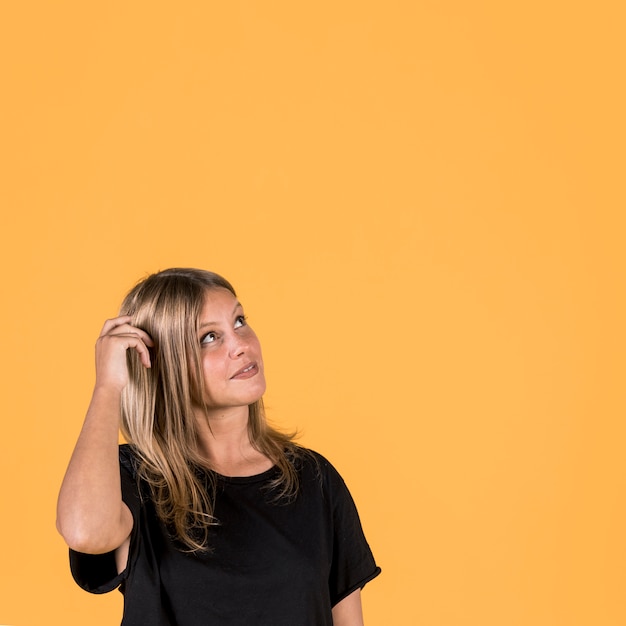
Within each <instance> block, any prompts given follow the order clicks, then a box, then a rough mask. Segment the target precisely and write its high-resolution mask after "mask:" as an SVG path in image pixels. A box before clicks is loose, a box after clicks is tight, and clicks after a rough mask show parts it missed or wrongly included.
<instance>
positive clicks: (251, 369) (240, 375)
mask: <svg viewBox="0 0 626 626" xmlns="http://www.w3.org/2000/svg"><path fill="white" fill-rule="evenodd" d="M258 372H259V368H258V366H257V364H256V363H248V365H246V366H245V367H242V368H241V369H240V370H239V371H238V372H235V373H234V374H233V375H232V376H231V377H230V379H231V380H233V379H236V380H242V379H244V378H252V377H253V376H256V375H257V373H258Z"/></svg>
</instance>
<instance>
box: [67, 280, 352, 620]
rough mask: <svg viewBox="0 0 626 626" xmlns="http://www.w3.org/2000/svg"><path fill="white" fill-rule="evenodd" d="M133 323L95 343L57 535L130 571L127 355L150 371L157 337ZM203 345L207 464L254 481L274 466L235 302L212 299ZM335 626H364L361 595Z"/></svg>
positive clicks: (218, 293)
mask: <svg viewBox="0 0 626 626" xmlns="http://www.w3.org/2000/svg"><path fill="white" fill-rule="evenodd" d="M130 322H131V318H130V316H121V317H117V318H114V319H111V320H107V321H106V322H105V324H104V326H103V328H102V332H101V333H100V336H99V338H98V341H97V342H96V384H95V387H94V391H93V395H92V399H91V403H90V405H89V408H88V410H87V415H86V417H85V421H84V423H83V427H82V430H81V433H80V435H79V437H78V441H77V443H76V447H75V448H74V452H73V454H72V457H71V459H70V462H69V465H68V469H67V472H66V474H65V478H64V480H63V483H62V486H61V491H60V493H59V499H58V505H57V528H58V530H59V532H60V533H61V535H62V536H63V538H64V539H65V541H66V543H67V544H68V546H69V547H70V548H72V549H73V550H76V551H78V552H84V553H87V554H103V553H105V552H110V551H113V550H114V551H115V554H116V562H117V565H118V571H120V572H121V571H122V570H123V569H124V568H125V567H126V562H127V559H128V548H129V545H130V534H131V531H132V528H133V518H132V515H131V513H130V510H129V509H128V507H127V506H126V504H124V502H123V501H122V494H121V485H120V474H119V458H118V433H119V424H120V408H119V407H120V399H121V394H122V390H123V389H124V387H125V386H126V385H127V384H128V370H127V365H126V351H127V350H134V351H135V352H137V354H138V355H139V357H140V359H141V363H142V364H143V365H144V367H150V366H151V363H150V354H149V351H148V348H149V347H152V346H153V342H152V339H151V338H150V336H149V335H148V334H147V333H145V332H144V331H142V330H141V329H139V328H136V327H134V326H132V325H131V324H130ZM199 326H200V331H199V336H198V341H199V342H200V345H201V358H202V369H203V373H204V383H205V388H206V389H207V392H206V397H205V398H204V400H205V403H206V406H207V408H208V410H207V412H206V413H205V412H204V410H200V408H199V407H198V409H197V411H196V419H197V420H198V426H199V442H198V445H199V447H200V450H201V451H202V453H203V455H204V456H205V457H206V459H207V464H208V465H209V466H210V467H211V468H212V469H214V470H215V471H217V472H219V473H220V474H223V475H226V476H253V475H255V474H259V473H261V472H263V471H265V470H267V469H269V468H270V467H271V466H272V462H271V461H270V460H269V459H268V458H267V457H265V456H264V455H263V454H261V453H260V452H258V451H257V450H255V449H254V448H253V447H252V445H251V443H250V440H249V438H248V433H247V420H248V405H249V404H251V403H252V402H255V401H256V400H258V399H259V398H260V397H261V396H262V395H263V392H264V391H265V376H264V370H263V358H262V354H261V346H260V343H259V340H258V338H257V336H256V335H255V333H254V331H253V330H252V328H250V326H248V324H247V323H246V321H245V317H244V316H243V309H242V307H241V305H240V304H239V303H238V302H237V300H236V298H235V296H233V295H232V294H231V293H230V292H229V291H227V290H225V289H213V290H210V291H208V292H207V296H206V299H205V303H204V307H203V309H202V313H201V315H200V319H199ZM332 614H333V623H334V625H335V626H363V615H362V609H361V596H360V591H359V590H357V591H355V592H354V593H352V594H351V595H349V596H348V597H347V598H345V599H344V600H342V601H341V602H340V603H339V604H337V605H336V606H335V607H333V609H332Z"/></svg>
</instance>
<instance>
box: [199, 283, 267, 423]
mask: <svg viewBox="0 0 626 626" xmlns="http://www.w3.org/2000/svg"><path fill="white" fill-rule="evenodd" d="M198 340H199V341H200V358H201V362H202V371H203V373H204V387H205V398H204V400H205V403H206V406H207V408H208V409H209V410H211V412H212V413H214V414H218V413H224V409H230V408H234V407H244V406H245V407H247V406H248V405H249V404H252V403H253V402H256V401H257V400H259V399H260V398H261V396H262V395H263V393H264V392H265V375H264V372H263V358H262V356H261V344H260V343H259V340H258V339H257V336H256V335H255V333H254V331H253V330H252V328H250V326H248V324H247V323H246V318H245V316H244V314H243V308H242V306H241V304H239V302H238V301H237V298H236V297H235V296H234V295H233V294H232V293H231V292H230V291H228V290H227V289H219V288H218V289H211V290H209V291H207V293H206V297H205V300H204V306H203V308H202V312H201V313H200V319H199V325H198Z"/></svg>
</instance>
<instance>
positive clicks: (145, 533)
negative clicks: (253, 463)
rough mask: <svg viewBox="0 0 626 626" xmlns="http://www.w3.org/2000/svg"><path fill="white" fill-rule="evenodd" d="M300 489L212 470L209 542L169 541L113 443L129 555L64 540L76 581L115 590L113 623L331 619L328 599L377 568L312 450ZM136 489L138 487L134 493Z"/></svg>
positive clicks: (330, 474) (128, 454) (131, 466)
mask: <svg viewBox="0 0 626 626" xmlns="http://www.w3.org/2000/svg"><path fill="white" fill-rule="evenodd" d="M295 463H296V467H297V468H298V473H299V476H300V490H299V492H298V496H297V497H296V499H295V500H294V501H292V502H290V503H288V504H285V503H280V502H279V503H276V502H274V501H273V497H274V495H275V494H274V493H273V492H272V491H271V490H268V488H267V484H268V481H269V480H271V479H272V478H273V477H275V476H276V472H277V470H276V468H273V469H270V470H268V471H267V472H264V473H262V474H259V475H257V476H250V477H245V478H243V477H237V478H233V477H225V476H218V479H217V492H216V497H215V517H216V518H217V519H218V521H219V525H217V526H214V527H212V529H211V531H210V535H209V543H210V546H211V552H209V553H207V554H202V555H192V554H189V553H185V552H183V551H181V550H180V549H179V548H180V546H177V544H176V543H175V542H173V541H172V539H171V538H170V535H169V534H168V532H167V530H166V528H165V527H164V525H163V524H162V522H161V521H160V520H159V519H158V516H157V515H156V512H155V509H154V506H153V504H152V502H151V501H150V499H149V498H147V497H146V493H147V491H146V489H145V485H138V482H137V478H136V472H135V467H136V461H135V458H134V456H133V452H132V449H131V448H130V446H128V445H123V446H120V468H121V477H122V496H123V499H124V502H126V504H127V505H128V507H129V508H130V510H131V512H132V514H133V519H134V525H133V531H132V535H131V542H130V551H129V559H128V565H127V567H126V569H125V570H124V571H123V572H122V573H121V574H119V575H118V574H117V569H116V565H115V557H114V553H113V552H110V553H108V554H102V555H88V554H81V553H78V552H74V551H72V550H70V564H71V568H72V574H73V576H74V579H75V580H76V582H77V583H78V584H79V585H80V586H81V587H83V588H84V589H86V590H87V591H90V592H93V593H105V592H107V591H111V590H112V589H115V588H116V587H120V590H121V591H122V592H123V593H124V617H123V620H122V626H146V625H148V626H174V625H176V626H199V625H202V626H213V625H217V626H326V625H328V626H332V623H333V622H332V614H331V608H332V607H333V606H334V605H335V604H337V603H338V602H339V601H341V600H342V599H343V598H345V597H346V596H348V595H349V594H350V593H352V592H353V591H355V590H356V589H358V588H361V587H363V586H364V585H365V583H367V582H368V581H370V580H371V579H372V578H374V577H375V576H377V575H378V574H379V573H380V568H378V567H377V566H376V563H375V561H374V557H373V556H372V553H371V551H370V548H369V546H368V544H367V542H366V540H365V537H364V535H363V531H362V529H361V523H360V521H359V516H358V513H357V511H356V508H355V506H354V502H353V500H352V498H351V496H350V493H349V492H348V489H347V488H346V486H345V484H344V482H343V480H342V478H341V476H340V475H339V474H338V473H337V471H336V470H335V469H334V467H333V466H332V465H331V464H330V463H329V462H328V461H327V460H326V459H325V458H324V457H322V456H321V455H319V454H317V453H315V452H309V453H305V454H303V455H302V456H301V457H299V458H298V459H297V460H296V461H295ZM140 492H141V493H140Z"/></svg>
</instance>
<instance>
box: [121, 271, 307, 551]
mask: <svg viewBox="0 0 626 626" xmlns="http://www.w3.org/2000/svg"><path fill="white" fill-rule="evenodd" d="M212 289H227V290H228V291H230V292H231V293H232V294H233V295H236V294H235V290H234V289H233V287H232V285H231V284H230V283H229V282H228V281H227V280H226V279H225V278H223V277H222V276H219V275H218V274H214V273H213V272H208V271H205V270H199V269H191V268H173V269H168V270H163V271H162V272H158V273H156V274H152V275H151V276H148V278H146V279H144V280H142V281H141V282H139V283H138V284H137V285H136V286H135V287H134V288H133V289H132V290H131V291H130V292H129V294H128V295H127V296H126V298H125V299H124V302H123V303H122V307H121V310H120V314H121V315H131V316H132V318H133V319H132V324H133V325H135V326H137V327H138V328H141V329H143V330H145V331H146V332H147V333H148V334H149V335H150V336H151V337H152V339H153V341H154V348H151V361H152V367H151V368H150V369H147V368H145V367H144V366H143V365H142V364H141V363H140V361H139V359H138V357H137V355H136V353H134V351H128V357H127V358H128V368H129V374H130V382H129V384H128V385H127V387H126V389H125V390H124V393H123V397H122V421H121V427H122V433H123V435H124V437H125V438H126V440H127V441H128V442H129V443H130V444H131V446H132V447H133V449H134V451H135V452H136V454H137V456H138V458H139V461H140V462H139V466H138V474H139V477H140V478H141V479H143V480H145V481H146V483H147V484H148V485H149V486H150V490H151V497H152V500H153V502H154V505H155V507H156V511H157V514H158V515H159V517H160V518H161V520H162V521H163V522H164V523H165V525H166V526H167V527H168V528H169V529H170V532H171V533H172V535H173V536H174V537H175V538H176V539H177V540H178V541H179V542H180V543H181V544H182V546H183V549H186V550H188V551H191V552H198V551H205V550H210V545H209V544H208V533H209V529H210V527H211V526H212V525H213V524H215V523H217V521H218V520H216V519H215V517H214V515H213V512H214V498H215V484H216V483H215V480H216V479H215V474H214V473H213V472H212V471H211V470H210V468H207V467H206V459H204V458H203V457H202V456H201V455H200V453H199V450H198V446H197V440H198V430H197V425H196V419H195V415H194V405H196V406H197V405H198V403H200V404H201V403H202V401H201V400H199V399H201V398H204V397H205V394H204V388H203V385H204V382H203V381H204V377H203V375H202V365H201V360H200V344H199V341H198V319H199V316H200V312H201V310H202V306H203V304H204V298H205V296H206V293H207V291H208V290H212ZM248 436H249V438H250V442H251V443H252V445H253V446H254V447H255V448H256V449H257V450H259V451H260V452H262V453H263V454H265V455H266V456H267V457H268V458H269V459H270V460H271V461H273V463H274V464H275V465H276V467H277V468H278V470H279V473H278V477H277V478H276V479H275V480H274V481H272V483H270V487H271V489H272V490H273V492H274V494H275V499H276V500H277V501H280V500H287V501H288V500H290V499H291V498H293V497H295V495H296V493H297V490H298V475H297V472H296V469H295V467H294V463H293V461H294V459H295V457H296V456H298V454H299V450H300V448H299V447H298V446H297V445H296V444H295V443H293V436H292V435H287V434H284V433H281V432H279V431H277V430H275V429H273V428H271V427H270V426H269V425H268V424H267V421H266V419H265V413H264V410H263V402H262V400H258V401H257V402H255V403H253V404H251V405H250V406H249V411H248ZM207 477H208V481H209V482H208V484H209V490H208V491H207V488H206V487H207V482H206V481H207Z"/></svg>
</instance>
